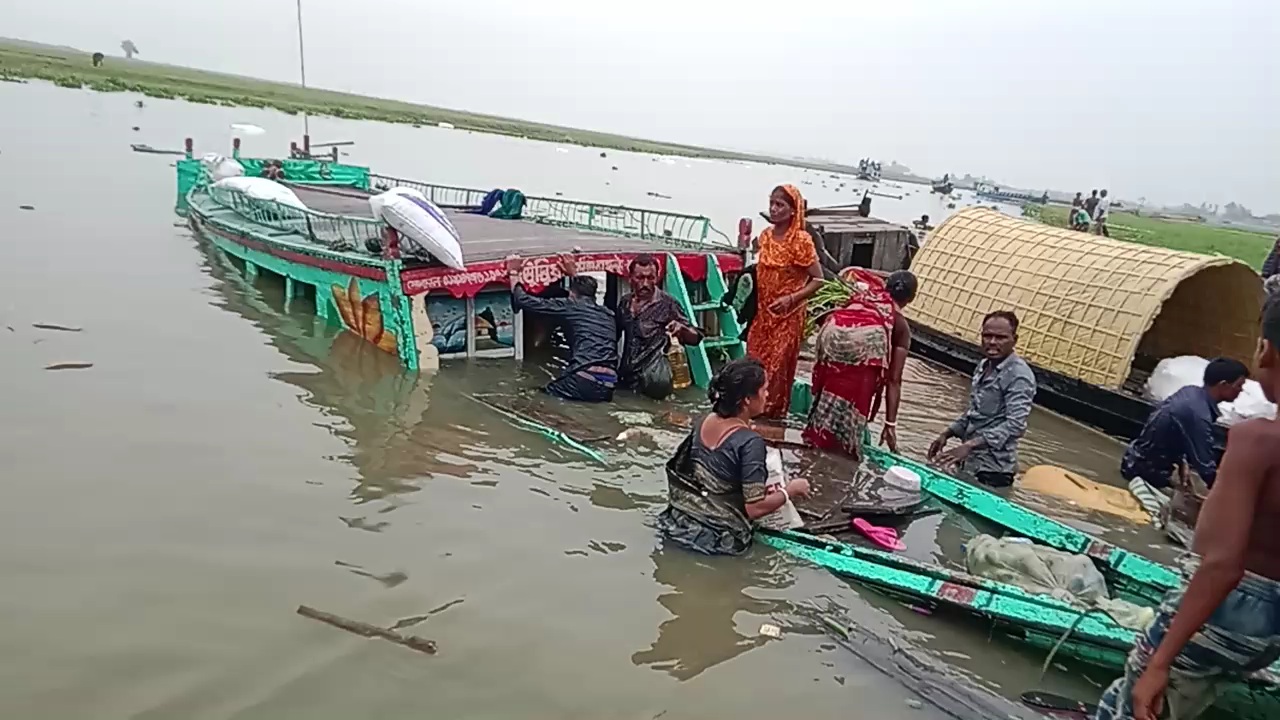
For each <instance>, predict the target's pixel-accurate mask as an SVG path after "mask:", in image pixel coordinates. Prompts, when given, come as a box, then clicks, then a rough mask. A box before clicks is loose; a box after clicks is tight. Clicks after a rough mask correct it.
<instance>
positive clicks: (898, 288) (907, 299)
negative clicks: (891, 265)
mask: <svg viewBox="0 0 1280 720" xmlns="http://www.w3.org/2000/svg"><path fill="white" fill-rule="evenodd" d="M884 286H885V289H887V290H888V291H889V297H891V298H893V301H894V302H896V303H898V307H906V306H907V305H909V304H911V301H912V300H915V299H916V289H917V288H918V287H919V281H917V280H916V276H915V275H913V274H912V273H911V271H909V270H899V271H897V272H895V273H892V274H890V275H889V277H888V278H886V279H885V281H884Z"/></svg>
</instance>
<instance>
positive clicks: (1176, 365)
mask: <svg viewBox="0 0 1280 720" xmlns="http://www.w3.org/2000/svg"><path fill="white" fill-rule="evenodd" d="M1207 367H1209V361H1208V360H1205V359H1204V358H1202V357H1196V356H1195V355H1182V356H1179V357H1172V358H1165V359H1164V360H1161V361H1160V362H1159V364H1157V365H1156V369H1155V370H1154V371H1153V372H1152V373H1151V377H1149V378H1147V388H1146V395H1147V399H1148V400H1150V401H1152V402H1156V403H1162V402H1164V401H1165V399H1166V398H1168V397H1169V396H1170V395H1172V394H1174V393H1176V392H1178V391H1179V390H1181V389H1182V388H1184V387H1186V386H1188V385H1201V384H1203V383H1204V369H1205V368H1207Z"/></svg>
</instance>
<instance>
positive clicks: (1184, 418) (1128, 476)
mask: <svg viewBox="0 0 1280 720" xmlns="http://www.w3.org/2000/svg"><path fill="white" fill-rule="evenodd" d="M1248 379H1249V368H1247V367H1245V366H1244V363H1241V362H1240V361H1239V360H1232V359H1230V358H1216V359H1214V360H1212V361H1211V362H1210V363H1209V365H1208V366H1207V367H1205V369H1204V384H1203V385H1188V386H1186V387H1184V388H1182V389H1181V390H1179V391H1177V392H1175V393H1174V394H1172V395H1170V396H1169V397H1168V398H1165V401H1164V402H1162V403H1160V407H1158V408H1156V410H1155V412H1153V413H1151V417H1149V418H1147V422H1146V424H1145V425H1143V427H1142V432H1141V433H1139V435H1138V437H1136V438H1134V440H1133V442H1131V443H1129V447H1128V448H1126V449H1125V451H1124V459H1123V460H1121V461H1120V476H1121V477H1123V478H1124V479H1125V480H1126V481H1127V482H1128V483H1129V492H1131V493H1133V496H1134V497H1135V498H1137V500H1138V503H1139V504H1140V505H1142V509H1144V510H1146V511H1147V514H1149V515H1150V516H1151V518H1152V521H1153V522H1154V523H1155V525H1156V527H1160V526H1161V524H1162V520H1161V511H1162V510H1163V509H1164V507H1165V505H1167V504H1168V503H1169V495H1168V494H1169V493H1170V492H1171V490H1170V488H1171V486H1173V485H1174V484H1175V472H1176V470H1177V468H1178V467H1179V466H1180V465H1182V464H1183V463H1186V464H1187V466H1188V467H1189V468H1190V469H1192V470H1195V471H1196V474H1197V475H1199V476H1200V479H1201V480H1203V481H1204V484H1205V485H1207V486H1208V487H1209V488H1211V489H1212V488H1213V481H1214V479H1215V478H1216V477H1217V474H1218V460H1217V457H1216V456H1215V453H1214V449H1213V427H1214V424H1215V423H1217V422H1218V403H1224V402H1232V401H1234V400H1235V399H1236V398H1238V397H1240V393H1241V392H1242V391H1243V390H1244V383H1245V380H1248Z"/></svg>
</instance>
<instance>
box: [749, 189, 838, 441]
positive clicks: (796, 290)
mask: <svg viewBox="0 0 1280 720" xmlns="http://www.w3.org/2000/svg"><path fill="white" fill-rule="evenodd" d="M769 221H770V222H772V223H773V226H772V227H767V228H765V229H764V232H762V233H760V257H759V259H758V261H757V263H756V268H757V269H756V288H757V303H758V307H759V308H760V309H759V312H758V313H757V315H756V317H755V320H754V321H752V323H751V332H750V333H749V334H748V335H747V354H748V355H750V356H751V357H754V358H758V359H759V360H760V362H761V364H763V365H764V369H765V371H766V372H767V373H768V380H769V384H768V387H767V389H768V393H767V394H768V401H767V403H766V404H765V406H764V410H763V412H762V413H761V414H762V415H763V416H765V417H769V418H781V417H785V416H786V414H787V410H788V408H789V407H790V406H791V385H792V383H793V382H795V379H796V361H797V360H799V359H800V341H801V339H802V336H803V334H804V311H805V306H806V305H807V303H808V300H809V298H810V297H812V296H813V294H814V293H815V292H817V291H818V288H819V287H821V286H822V267H821V266H820V265H819V264H818V254H817V252H816V251H815V250H814V248H813V239H812V238H810V237H809V233H807V232H805V229H804V199H803V198H801V197H800V191H799V190H797V189H795V187H794V186H792V185H781V186H779V187H776V188H774V190H773V194H772V195H770V196H769Z"/></svg>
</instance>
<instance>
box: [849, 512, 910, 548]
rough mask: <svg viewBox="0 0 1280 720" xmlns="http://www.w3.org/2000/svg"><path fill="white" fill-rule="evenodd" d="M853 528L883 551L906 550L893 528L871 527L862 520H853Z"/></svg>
mask: <svg viewBox="0 0 1280 720" xmlns="http://www.w3.org/2000/svg"><path fill="white" fill-rule="evenodd" d="M853 528H854V529H855V530H857V531H858V532H860V533H862V534H863V535H866V536H867V539H868V540H870V541H871V542H873V543H875V544H876V545H879V546H880V547H882V548H884V549H885V550H899V551H901V550H906V549H907V546H906V545H904V544H903V543H902V541H901V540H899V539H898V531H897V530H894V529H893V528H889V527H880V526H878V525H872V524H871V523H869V522H867V521H866V520H863V519H862V518H854V519H853Z"/></svg>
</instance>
